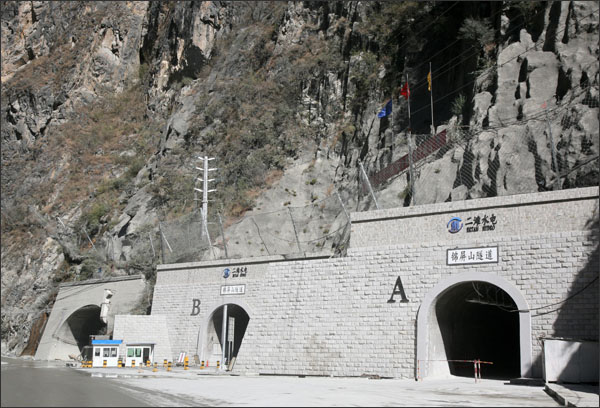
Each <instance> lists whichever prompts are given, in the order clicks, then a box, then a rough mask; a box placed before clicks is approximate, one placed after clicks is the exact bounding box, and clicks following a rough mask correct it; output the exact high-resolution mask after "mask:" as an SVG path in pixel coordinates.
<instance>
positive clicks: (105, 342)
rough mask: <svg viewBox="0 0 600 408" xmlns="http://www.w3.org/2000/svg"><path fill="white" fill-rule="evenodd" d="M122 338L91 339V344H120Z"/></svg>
mask: <svg viewBox="0 0 600 408" xmlns="http://www.w3.org/2000/svg"><path fill="white" fill-rule="evenodd" d="M121 343H123V340H92V346H101V345H107V344H121Z"/></svg>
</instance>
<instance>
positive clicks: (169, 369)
mask: <svg viewBox="0 0 600 408" xmlns="http://www.w3.org/2000/svg"><path fill="white" fill-rule="evenodd" d="M167 371H171V362H170V361H169V362H168V363H167Z"/></svg>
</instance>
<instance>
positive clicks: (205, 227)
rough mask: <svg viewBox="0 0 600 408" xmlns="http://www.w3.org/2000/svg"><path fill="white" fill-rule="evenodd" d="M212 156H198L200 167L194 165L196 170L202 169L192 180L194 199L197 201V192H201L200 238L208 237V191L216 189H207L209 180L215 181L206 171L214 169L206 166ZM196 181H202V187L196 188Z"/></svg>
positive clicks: (212, 158) (214, 169)
mask: <svg viewBox="0 0 600 408" xmlns="http://www.w3.org/2000/svg"><path fill="white" fill-rule="evenodd" d="M214 159H215V158H214V157H207V156H204V157H200V156H198V160H201V161H202V163H203V166H202V168H200V167H197V166H196V170H200V171H202V175H201V176H200V175H199V176H197V177H196V179H195V180H194V201H199V200H198V192H201V193H202V238H203V239H204V238H208V239H210V238H209V237H207V236H206V235H207V232H208V224H207V222H208V193H212V192H215V191H217V190H216V189H210V190H209V189H208V183H209V182H210V181H215V179H209V178H208V172H209V171H216V170H217V169H216V168H213V169H209V168H208V162H209V161H210V160H214ZM198 181H202V188H198V187H196V183H197V182H198Z"/></svg>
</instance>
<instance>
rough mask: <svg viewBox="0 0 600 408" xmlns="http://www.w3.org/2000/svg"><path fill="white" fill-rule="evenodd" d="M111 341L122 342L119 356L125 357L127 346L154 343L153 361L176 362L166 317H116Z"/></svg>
mask: <svg viewBox="0 0 600 408" xmlns="http://www.w3.org/2000/svg"><path fill="white" fill-rule="evenodd" d="M113 339H115V340H123V343H122V344H121V346H120V348H119V356H125V354H126V352H127V350H126V346H127V344H132V343H155V346H154V361H156V362H158V363H162V361H163V360H165V359H166V360H169V361H176V359H174V357H175V356H174V354H173V351H172V350H171V342H170V340H169V330H168V327H167V316H160V315H158V316H136V315H117V316H115V330H114V333H113ZM192 361H193V360H192Z"/></svg>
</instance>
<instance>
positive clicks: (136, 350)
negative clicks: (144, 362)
mask: <svg viewBox="0 0 600 408" xmlns="http://www.w3.org/2000/svg"><path fill="white" fill-rule="evenodd" d="M135 356H136V357H141V356H142V349H141V348H136V349H135Z"/></svg>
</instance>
